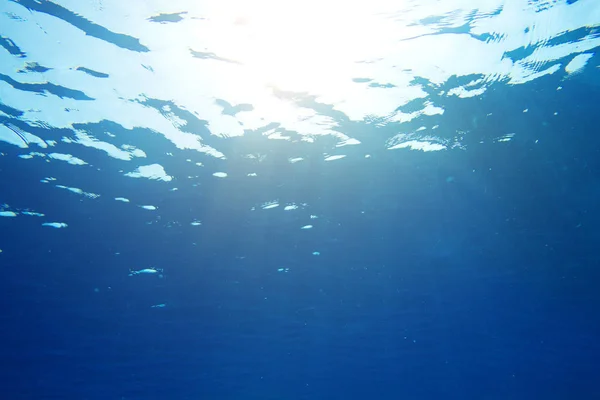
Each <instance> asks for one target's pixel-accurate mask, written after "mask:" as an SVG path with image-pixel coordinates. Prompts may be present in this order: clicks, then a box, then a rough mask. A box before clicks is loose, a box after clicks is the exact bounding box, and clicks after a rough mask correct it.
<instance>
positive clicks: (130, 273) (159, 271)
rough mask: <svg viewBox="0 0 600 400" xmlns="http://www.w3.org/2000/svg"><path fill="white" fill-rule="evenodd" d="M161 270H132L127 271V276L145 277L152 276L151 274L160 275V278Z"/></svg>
mask: <svg viewBox="0 0 600 400" xmlns="http://www.w3.org/2000/svg"><path fill="white" fill-rule="evenodd" d="M162 272H163V270H162V268H144V269H140V270H137V271H134V270H132V269H130V270H129V276H134V275H140V274H147V275H152V274H159V273H160V274H161V275H160V276H161V277H162Z"/></svg>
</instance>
